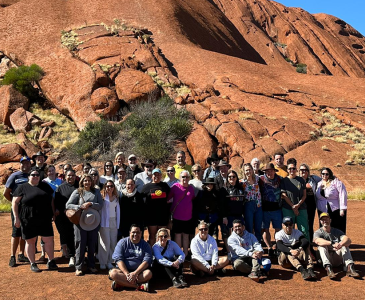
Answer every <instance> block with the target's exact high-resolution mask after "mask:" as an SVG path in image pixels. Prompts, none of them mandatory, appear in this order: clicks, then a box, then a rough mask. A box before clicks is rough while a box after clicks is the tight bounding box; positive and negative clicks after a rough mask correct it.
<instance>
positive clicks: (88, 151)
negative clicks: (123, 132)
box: [70, 119, 120, 160]
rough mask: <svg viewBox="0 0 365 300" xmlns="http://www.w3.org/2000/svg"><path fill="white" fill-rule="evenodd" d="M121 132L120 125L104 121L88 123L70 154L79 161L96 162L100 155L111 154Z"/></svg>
mask: <svg viewBox="0 0 365 300" xmlns="http://www.w3.org/2000/svg"><path fill="white" fill-rule="evenodd" d="M119 130H120V125H115V124H111V123H109V122H108V121H106V120H104V119H101V120H100V121H95V122H88V123H87V124H86V126H85V128H84V130H82V131H81V132H80V133H79V137H78V140H77V142H76V143H75V144H74V146H73V147H72V149H70V152H72V154H74V155H76V157H77V158H79V159H85V160H96V159H97V158H98V157H99V156H100V155H103V154H105V153H107V152H109V150H110V148H111V145H112V144H113V141H114V140H115V139H116V138H117V136H118V134H119Z"/></svg>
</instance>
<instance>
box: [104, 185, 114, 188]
mask: <svg viewBox="0 0 365 300" xmlns="http://www.w3.org/2000/svg"><path fill="white" fill-rule="evenodd" d="M113 187H114V185H107V186H106V188H113Z"/></svg>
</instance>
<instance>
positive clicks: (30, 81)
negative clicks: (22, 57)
mask: <svg viewBox="0 0 365 300" xmlns="http://www.w3.org/2000/svg"><path fill="white" fill-rule="evenodd" d="M43 75H44V71H43V70H42V68H41V67H40V66H38V65H36V64H33V65H31V66H20V67H18V68H11V69H9V70H8V71H7V72H6V73H5V75H4V79H3V81H2V82H1V84H3V85H9V84H12V85H13V87H14V88H15V89H16V90H17V91H19V92H20V93H22V94H23V95H24V96H26V97H28V98H29V99H34V100H35V99H37V98H38V97H39V92H38V91H37V89H36V88H35V87H34V85H36V86H37V87H38V88H39V83H38V82H39V80H41V78H42V77H43Z"/></svg>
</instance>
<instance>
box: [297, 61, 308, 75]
mask: <svg viewBox="0 0 365 300" xmlns="http://www.w3.org/2000/svg"><path fill="white" fill-rule="evenodd" d="M294 66H295V67H296V69H295V70H296V71H297V72H298V73H302V74H307V65H306V64H302V63H299V64H296V65H294Z"/></svg>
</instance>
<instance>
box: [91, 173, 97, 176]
mask: <svg viewBox="0 0 365 300" xmlns="http://www.w3.org/2000/svg"><path fill="white" fill-rule="evenodd" d="M90 175H91V176H98V174H96V173H92V174H90Z"/></svg>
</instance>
